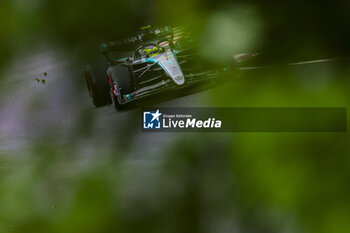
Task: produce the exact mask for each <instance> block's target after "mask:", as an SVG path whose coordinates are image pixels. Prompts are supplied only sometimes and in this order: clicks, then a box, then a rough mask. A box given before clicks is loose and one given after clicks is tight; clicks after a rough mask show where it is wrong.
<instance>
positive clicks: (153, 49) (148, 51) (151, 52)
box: [144, 45, 159, 57]
mask: <svg viewBox="0 0 350 233" xmlns="http://www.w3.org/2000/svg"><path fill="white" fill-rule="evenodd" d="M144 52H145V55H146V57H153V56H156V55H158V54H159V50H158V47H157V46H155V45H150V46H147V47H146V48H145V49H144Z"/></svg>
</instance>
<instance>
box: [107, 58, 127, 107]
mask: <svg viewBox="0 0 350 233" xmlns="http://www.w3.org/2000/svg"><path fill="white" fill-rule="evenodd" d="M107 72H108V74H109V76H110V78H111V84H112V85H113V86H112V87H111V90H114V93H113V92H112V93H111V98H112V99H113V104H114V108H115V109H117V110H122V109H123V107H124V103H123V96H124V95H127V94H130V93H132V92H133V91H134V85H133V82H132V79H131V77H130V73H131V72H130V68H128V67H126V66H121V65H116V66H112V67H109V68H108V71H107Z"/></svg>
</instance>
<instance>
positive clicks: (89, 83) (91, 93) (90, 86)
mask: <svg viewBox="0 0 350 233" xmlns="http://www.w3.org/2000/svg"><path fill="white" fill-rule="evenodd" d="M85 77H86V84H87V87H88V90H89V95H90V97H91V98H92V99H94V96H95V95H94V91H93V88H94V85H93V83H92V78H91V75H90V73H89V72H86V73H85Z"/></svg>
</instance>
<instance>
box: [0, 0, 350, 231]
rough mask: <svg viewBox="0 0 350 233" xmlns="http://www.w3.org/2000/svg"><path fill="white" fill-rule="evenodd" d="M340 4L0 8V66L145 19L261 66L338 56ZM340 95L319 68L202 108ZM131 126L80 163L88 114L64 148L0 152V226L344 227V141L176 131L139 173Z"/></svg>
mask: <svg viewBox="0 0 350 233" xmlns="http://www.w3.org/2000/svg"><path fill="white" fill-rule="evenodd" d="M349 7H350V4H349V3H348V2H347V1H330V0H324V1H308V2H305V1H301V0H296V1H289V2H280V3H276V2H275V1H264V2H261V1H253V0H250V1H236V2H232V1H220V2H218V1H211V0H204V1H199V0H192V1H188V0H187V1H185V0H179V1H175V2H174V1H170V0H155V1H150V0H147V1H136V0H132V1H127V0H125V1H124V0H123V1H121V0H119V1H101V0H100V1H97V0H85V1H82V0H76V1H68V0H60V1H47V0H11V1H10V0H2V2H1V7H0V17H1V24H0V68H1V67H5V65H6V64H7V63H9V62H10V61H11V55H12V54H14V53H16V52H17V51H18V50H20V49H27V48H31V47H32V46H33V45H37V44H41V43H44V44H47V43H52V44H54V43H58V44H60V45H63V46H64V48H65V49H66V50H68V51H69V50H74V51H76V50H78V51H79V54H86V53H85V51H90V49H95V48H97V46H96V45H98V43H99V42H101V41H105V40H115V39H120V38H123V37H124V36H128V35H133V33H134V32H135V30H136V29H137V28H138V27H139V26H140V25H145V24H149V23H158V24H159V23H160V24H170V25H173V26H177V25H187V26H189V27H191V28H194V31H195V33H196V34H198V35H200V38H201V39H200V41H199V48H201V49H202V51H204V54H203V56H209V57H212V56H213V55H217V56H218V58H219V59H218V60H215V62H217V61H218V62H219V63H221V62H226V60H225V59H226V57H227V56H226V55H227V54H225V53H226V52H227V53H231V51H229V50H227V51H226V50H225V48H229V49H230V50H240V49H242V48H244V50H245V51H246V50H248V52H253V51H256V50H259V51H263V52H264V54H265V55H264V57H263V60H262V62H265V63H272V62H281V63H282V62H283V61H286V60H292V61H294V60H300V59H308V58H326V57H328V56H340V55H347V54H349V52H350V46H349V41H350V38H349V37H350V29H349V21H350V17H349V15H350V14H349V12H350V9H349ZM218 35H220V38H217V36H218ZM237 38H238V39H237ZM216 40H219V41H220V44H218V43H215V42H216ZM218 51H220V52H218ZM232 52H238V51H232ZM239 52H243V51H239ZM42 72H45V71H42ZM1 78H3V77H2V76H1ZM84 91H85V90H84ZM349 93H350V92H349V70H348V69H347V65H346V66H345V68H344V67H338V66H330V67H326V66H323V65H320V66H315V67H311V68H310V69H308V68H295V69H294V68H291V69H290V68H288V69H287V68H285V67H284V68H278V69H271V70H265V71H252V72H250V71H247V72H245V73H242V74H241V75H239V76H238V77H237V78H236V79H235V81H234V82H233V83H231V84H230V85H227V86H225V87H223V88H220V89H213V90H211V91H210V95H209V97H208V99H206V100H205V101H207V102H208V103H213V104H215V106H231V107H266V106H268V107H279V106H280V107H302V106H305V107H322V106H327V107H332V106H335V107H343V106H345V107H348V106H349V99H350V96H349ZM135 121H138V118H137V117H133V118H131V119H129V120H127V119H125V122H126V124H123V125H121V126H120V127H122V128H123V129H124V128H127V129H128V130H129V133H128V134H127V135H126V137H125V138H127V139H128V140H125V139H124V140H125V142H124V141H123V142H121V143H119V144H117V145H116V146H115V147H114V146H112V145H111V148H110V149H111V150H110V151H109V150H106V151H105V150H103V149H101V150H100V151H99V153H97V154H95V156H94V157H93V158H90V160H89V161H88V162H86V164H84V163H83V162H82V160H81V158H80V157H79V156H81V154H82V152H81V151H80V150H79V147H78V144H79V142H80V140H83V139H88V138H94V139H95V138H98V135H92V132H93V131H92V127H93V126H94V116H92V115H85V114H83V116H82V118H81V119H79V121H77V122H74V123H75V125H74V127H75V128H76V134H73V135H67V138H69V139H70V143H69V144H68V145H65V149H63V150H62V146H59V145H56V144H54V143H49V142H48V141H49V140H48V139H47V138H46V139H45V140H43V139H38V142H37V144H36V143H33V145H32V149H30V150H28V151H27V152H26V153H27V154H28V155H27V156H24V158H22V159H18V158H17V157H16V155H13V154H11V155H8V154H3V155H1V154H0V232H18V233H30V232H36V233H40V232H57V233H61V232H62V233H66V232H72V233H73V232H74V233H80V232H81V233H95V232H96V233H97V232H98V233H101V232H106V233H107V232H152V233H155V232H191V233H195V232H269V233H270V232H298V233H300V232H312V233H314V232H315V233H323V232H324V233H329V232H337V233H342V232H344V233H346V232H349V230H350V223H349V221H348V219H350V199H349V196H350V192H349V179H350V174H349V171H350V169H349V165H350V160H349V154H350V151H349V148H350V147H349V143H348V142H349V134H348V133H340V134H336V133H328V134H326V133H321V134H316V133H277V134H272V133H251V134H248V133H238V134H208V135H200V134H195V133H194V134H184V135H182V134H181V135H178V136H177V137H176V139H175V140H173V141H172V142H171V143H169V145H167V146H165V147H164V148H163V149H162V150H161V151H160V152H158V153H159V154H160V155H159V156H161V157H162V159H160V161H159V163H155V165H153V166H150V167H147V166H144V167H142V166H141V168H140V167H138V166H140V165H133V166H132V165H128V163H126V161H127V158H128V156H132V151H133V150H132V148H133V147H137V146H138V145H136V144H132V143H131V141H132V138H136V137H137V136H136V135H137V133H138V131H137V130H138V128H137V127H136V126H135ZM150 137H152V136H150ZM48 138H49V136H48ZM101 140H103V138H102V139H101ZM111 144H112V143H111ZM143 159H144V160H147V155H145V157H144V158H143ZM84 161H85V160H84Z"/></svg>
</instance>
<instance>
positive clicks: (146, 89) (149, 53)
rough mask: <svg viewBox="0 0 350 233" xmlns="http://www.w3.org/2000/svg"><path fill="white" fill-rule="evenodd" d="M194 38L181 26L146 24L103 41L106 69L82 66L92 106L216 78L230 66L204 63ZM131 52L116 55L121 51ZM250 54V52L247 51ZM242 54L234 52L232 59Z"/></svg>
mask: <svg viewBox="0 0 350 233" xmlns="http://www.w3.org/2000/svg"><path fill="white" fill-rule="evenodd" d="M193 41H194V38H193V36H192V34H191V32H190V31H188V30H186V29H185V28H183V27H176V28H170V27H167V26H166V27H154V26H146V27H144V28H142V30H141V31H140V32H139V33H138V34H137V36H135V37H130V38H127V39H124V40H120V41H114V42H109V43H103V44H102V46H101V52H102V53H103V55H104V57H105V58H106V60H107V63H108V64H107V69H106V70H105V71H102V72H101V74H98V75H96V74H94V73H93V72H92V71H91V67H90V66H87V68H86V70H85V74H86V81H87V84H88V88H89V93H90V96H91V97H92V99H93V102H94V104H95V105H96V106H103V105H106V104H109V103H110V104H113V105H114V106H115V108H116V109H118V110H119V109H121V108H122V107H123V106H124V105H125V104H127V103H129V102H132V101H136V100H139V99H141V98H143V97H145V96H150V95H152V94H155V93H159V92H162V91H165V90H168V89H173V88H182V87H186V86H189V85H193V84H194V83H197V82H202V81H204V80H209V79H213V78H217V77H218V76H220V74H221V73H223V72H226V71H227V70H229V69H230V68H232V67H233V66H225V67H215V68H213V67H210V68H208V67H206V66H205V65H204V64H201V61H200V59H198V58H196V56H195V55H194V52H193V48H192V45H193ZM125 51H128V52H131V53H130V54H129V55H128V56H125V57H120V55H121V54H123V52H125ZM248 56H250V55H248ZM242 57H244V55H242V56H239V55H238V56H237V55H236V58H238V59H236V60H237V61H239V58H242Z"/></svg>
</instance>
